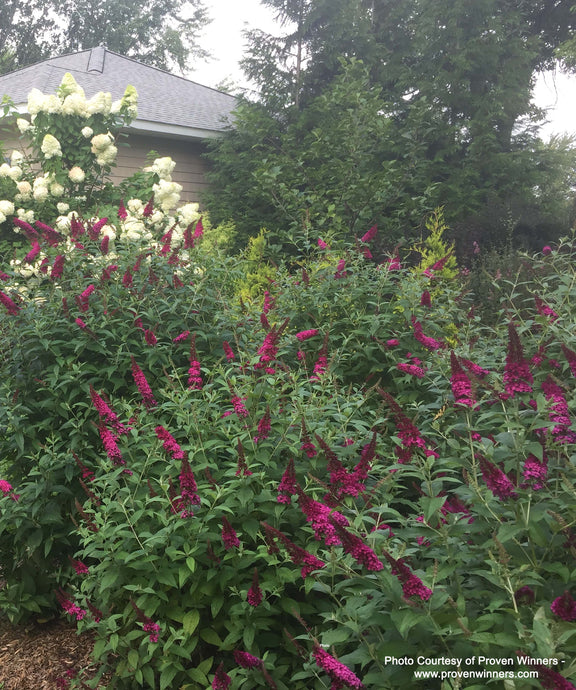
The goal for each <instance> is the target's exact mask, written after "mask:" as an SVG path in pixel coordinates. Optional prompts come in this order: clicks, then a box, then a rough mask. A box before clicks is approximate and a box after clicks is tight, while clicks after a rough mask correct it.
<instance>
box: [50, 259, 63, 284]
mask: <svg viewBox="0 0 576 690" xmlns="http://www.w3.org/2000/svg"><path fill="white" fill-rule="evenodd" d="M63 271H64V256H63V255H62V254H58V256H57V257H56V258H55V259H54V264H53V265H52V270H51V271H50V279H51V280H54V279H55V278H61V277H62V273H63Z"/></svg>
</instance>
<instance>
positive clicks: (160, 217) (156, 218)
mask: <svg viewBox="0 0 576 690" xmlns="http://www.w3.org/2000/svg"><path fill="white" fill-rule="evenodd" d="M164 217H165V216H164V214H163V213H162V211H161V210H160V209H158V208H156V209H154V211H153V212H152V215H151V216H150V217H149V218H148V220H149V221H150V222H151V223H152V224H153V225H157V224H159V223H162V222H163V221H164ZM168 225H170V223H168Z"/></svg>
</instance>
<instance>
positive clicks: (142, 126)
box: [14, 103, 224, 141]
mask: <svg viewBox="0 0 576 690" xmlns="http://www.w3.org/2000/svg"><path fill="white" fill-rule="evenodd" d="M14 110H15V111H16V113H17V114H18V115H27V114H28V107H27V105H26V104H25V103H18V104H16V107H15V108H14ZM125 131H127V132H129V133H130V132H133V133H134V134H155V135H156V136H159V137H169V138H171V139H188V140H196V141H201V140H203V139H217V138H218V137H221V136H222V135H223V134H224V130H223V129H222V130H215V129H201V128H199V127H185V126H184V125H171V124H167V123H165V122H154V121H152V120H140V119H136V120H134V121H133V122H132V123H131V124H130V126H129V127H127V128H126V130H125Z"/></svg>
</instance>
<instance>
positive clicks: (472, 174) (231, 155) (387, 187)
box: [209, 0, 576, 251]
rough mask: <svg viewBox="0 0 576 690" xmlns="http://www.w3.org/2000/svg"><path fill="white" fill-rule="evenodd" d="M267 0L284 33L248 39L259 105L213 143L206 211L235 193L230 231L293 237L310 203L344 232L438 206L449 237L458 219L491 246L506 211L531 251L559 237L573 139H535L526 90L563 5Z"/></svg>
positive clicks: (408, 224) (395, 228)
mask: <svg viewBox="0 0 576 690" xmlns="http://www.w3.org/2000/svg"><path fill="white" fill-rule="evenodd" d="M266 4H268V5H270V6H273V7H275V8H276V9H277V10H278V13H279V15H280V17H281V18H282V19H284V20H285V21H286V29H285V36H284V39H282V38H273V37H268V38H267V37H266V36H264V35H263V34H262V33H261V32H260V33H256V34H253V36H252V39H253V44H252V50H251V52H250V53H249V56H248V58H247V60H246V61H245V67H246V69H247V73H248V74H249V75H250V76H251V77H252V78H253V79H256V80H257V82H258V83H259V86H260V90H261V96H260V98H261V102H260V103H257V104H254V105H250V104H246V105H244V106H243V108H242V110H241V115H240V117H239V119H238V122H237V128H236V130H235V131H234V132H233V133H230V135H229V137H228V138H225V139H224V140H223V141H221V142H217V143H216V144H215V147H214V149H213V152H212V154H211V159H212V161H213V162H214V167H215V170H214V176H213V178H212V181H213V184H214V185H215V192H214V194H213V195H211V196H210V197H209V203H210V206H211V208H212V211H213V213H214V215H215V217H217V218H219V219H224V218H228V217H234V218H237V216H236V215H235V214H234V210H235V209H234V205H235V204H238V200H239V199H240V200H242V199H246V200H247V203H246V206H247V207H248V210H247V211H246V212H244V209H242V211H243V213H242V217H243V218H244V219H245V220H244V221H243V225H244V228H243V227H239V232H240V233H241V235H243V236H244V237H246V236H247V235H253V234H255V233H256V232H257V231H258V225H257V224H258V223H259V224H260V225H264V226H265V227H266V228H268V230H269V231H270V232H271V233H272V234H277V235H278V236H279V237H282V238H283V237H285V236H286V234H288V237H289V238H290V237H294V235H295V234H297V236H298V237H299V238H300V244H303V243H305V239H302V238H303V237H304V238H305V234H306V227H305V220H306V219H307V214H308V213H309V212H310V213H311V214H312V219H313V223H318V222H319V221H320V220H322V219H323V222H325V223H327V224H333V225H334V232H335V233H337V235H338V236H339V237H347V238H348V239H350V238H351V236H353V235H354V233H355V230H356V226H355V223H357V224H358V227H362V225H363V224H367V223H369V222H374V221H377V222H378V225H379V226H380V227H381V228H382V231H383V232H382V235H383V236H384V237H386V238H389V241H388V246H392V244H393V243H394V242H395V241H397V237H398V236H399V235H404V236H408V237H411V236H413V235H414V234H416V235H417V230H416V232H415V228H418V226H420V225H421V223H422V221H423V218H424V217H425V216H426V215H427V214H428V213H429V212H430V211H431V210H432V209H433V208H435V207H437V206H440V205H442V206H444V207H445V209H446V214H447V216H446V217H447V221H448V222H449V223H450V225H451V226H458V227H461V228H462V232H461V233H460V234H459V236H458V237H457V238H456V239H457V242H462V241H463V240H464V241H465V239H466V235H467V234H468V231H469V228H470V227H476V228H479V230H480V235H481V238H480V239H482V240H483V241H484V242H495V241H497V239H498V237H499V236H500V234H501V232H502V227H503V226H504V225H505V224H506V222H507V220H508V218H509V217H510V216H512V218H513V220H514V226H515V227H516V228H517V233H518V235H520V236H521V239H523V240H524V239H525V238H526V237H528V239H529V242H530V244H529V247H530V248H532V249H534V248H536V247H538V245H539V244H540V243H541V242H542V241H543V240H544V241H548V240H549V239H550V240H551V239H553V238H557V237H558V236H559V235H560V234H561V233H564V232H567V231H568V229H569V227H570V218H569V217H568V216H569V212H570V207H571V200H572V199H573V193H574V192H573V188H574V176H573V169H574V148H573V145H563V146H558V142H553V143H552V144H550V145H545V144H543V143H542V142H541V141H540V140H539V139H538V137H537V135H536V128H537V125H538V124H539V123H541V122H542V118H543V113H541V112H539V111H537V110H536V109H535V108H534V107H533V105H532V104H531V95H532V86H533V79H534V75H535V74H536V73H537V72H538V71H541V70H544V69H546V68H549V67H550V66H551V64H552V63H553V59H554V58H553V56H554V47H555V46H557V45H559V44H560V43H561V42H562V41H563V40H564V39H566V38H567V37H569V36H571V35H572V34H573V31H574V26H575V21H576V15H575V14H573V13H571V12H570V11H569V9H570V5H571V4H572V3H571V2H570V1H569V0H564V1H562V2H557V3H554V5H553V7H551V6H550V5H549V3H542V2H535V3H533V2H531V3H526V2H518V1H508V0H507V1H499V2H494V1H493V0H483V1H482V2H478V1H477V0H460V1H459V2H435V3H430V2H424V1H422V0H411V1H409V2H405V1H403V2H386V3H373V2H363V1H361V0H338V1H337V2H334V1H333V0H330V2H328V0H296V1H295V2H284V1H283V0H282V1H281V2H280V1H277V0H270V1H269V2H267V3H266ZM359 63H362V64H363V74H360V68H359V66H358V65H359ZM346 84H347V86H348V88H347V89H346ZM262 106H265V107H264V108H263V107H262ZM339 109H340V114H341V116H342V119H341V121H340V120H339V119H338V117H337V114H338V113H339ZM565 144H566V142H565ZM328 160H332V161H333V164H334V169H333V170H332V169H329V166H328V164H327V161H328ZM348 160H350V161H351V163H350V165H349V166H347V165H346V162H347V161H348ZM236 163H239V166H238V169H237V170H235V169H234V165H235V164H236ZM255 182H257V184H255ZM273 185H275V186H273ZM348 185H349V186H348ZM254 187H256V188H257V189H256V190H254ZM543 188H546V193H544V194H543V193H542V190H543ZM250 202H253V204H252V208H253V209H254V208H256V207H258V209H261V208H262V206H264V208H263V213H260V215H259V216H258V217H256V218H255V217H253V215H252V213H253V212H251V211H250V209H249V207H250ZM239 203H240V204H242V201H240V202H239ZM333 205H334V208H333ZM370 211H371V212H372V214H373V218H372V220H367V219H366V215H368V214H369V212H370ZM283 214H284V216H283ZM286 221H287V222H288V224H289V228H288V233H286V228H285V223H286ZM283 223H284V225H283ZM300 251H301V247H300Z"/></svg>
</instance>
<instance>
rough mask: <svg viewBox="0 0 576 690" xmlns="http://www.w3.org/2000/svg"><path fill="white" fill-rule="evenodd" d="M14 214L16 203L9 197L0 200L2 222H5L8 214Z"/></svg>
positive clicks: (0, 219) (0, 220) (0, 218)
mask: <svg viewBox="0 0 576 690" xmlns="http://www.w3.org/2000/svg"><path fill="white" fill-rule="evenodd" d="M13 215H14V204H13V203H12V202H11V201H8V200H7V199H2V200H1V201H0V223H4V222H5V220H6V218H7V217H8V216H13Z"/></svg>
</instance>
